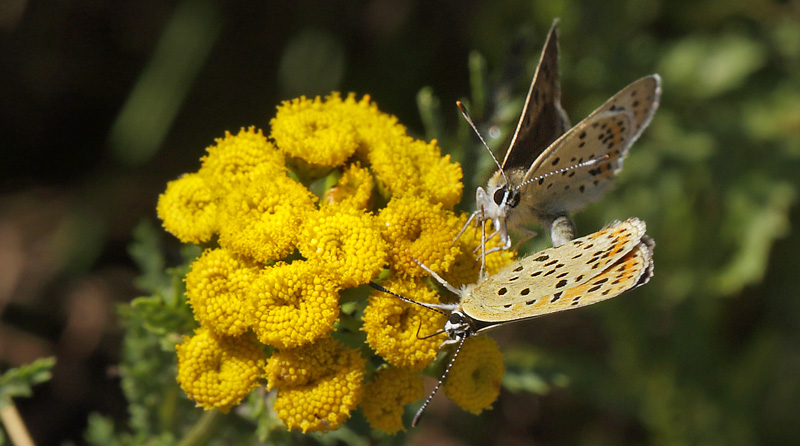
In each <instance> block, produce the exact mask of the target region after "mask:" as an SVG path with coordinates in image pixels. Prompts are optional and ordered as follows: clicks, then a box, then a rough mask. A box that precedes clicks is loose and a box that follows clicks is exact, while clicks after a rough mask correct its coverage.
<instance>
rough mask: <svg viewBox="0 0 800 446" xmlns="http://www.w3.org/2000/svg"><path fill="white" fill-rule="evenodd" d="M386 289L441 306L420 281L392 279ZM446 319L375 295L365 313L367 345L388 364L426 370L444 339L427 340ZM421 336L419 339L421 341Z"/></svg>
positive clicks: (399, 301)
mask: <svg viewBox="0 0 800 446" xmlns="http://www.w3.org/2000/svg"><path fill="white" fill-rule="evenodd" d="M382 285H383V286H384V287H386V289H388V290H390V291H392V292H394V293H397V294H399V295H401V296H404V297H407V298H409V299H412V300H415V301H417V302H426V303H438V302H439V298H438V295H437V294H436V293H435V292H434V291H432V290H431V289H430V288H428V287H427V286H426V285H425V283H424V282H423V281H422V280H421V279H396V278H395V279H390V280H386V281H384V282H383V284H382ZM446 320H447V318H446V317H445V316H444V315H442V314H439V313H437V312H435V311H432V310H430V309H427V308H423V307H421V306H419V305H414V304H411V303H408V302H404V301H402V300H400V299H398V298H396V297H394V296H392V295H389V294H386V293H382V292H379V291H373V292H372V294H371V295H370V298H369V304H368V305H367V308H366V309H365V310H364V317H363V321H364V326H363V327H362V328H361V329H362V330H363V331H365V332H366V333H367V343H368V344H369V346H370V347H372V349H373V350H375V352H376V353H378V354H379V355H381V356H382V357H383V359H385V360H386V362H388V363H389V364H392V365H395V366H398V367H407V368H410V369H414V370H422V369H424V368H425V367H426V366H427V365H428V364H429V363H430V362H431V361H433V360H434V359H435V358H436V354H437V353H438V351H439V344H441V343H442V341H444V340H445V337H444V335H438V336H431V337H429V338H427V339H420V338H421V337H425V336H428V335H430V334H432V333H434V332H436V331H437V330H441V329H442V327H444V323H445V321H446ZM418 336H419V337H418Z"/></svg>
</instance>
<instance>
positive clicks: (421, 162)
mask: <svg viewBox="0 0 800 446" xmlns="http://www.w3.org/2000/svg"><path fill="white" fill-rule="evenodd" d="M369 161H370V163H371V164H372V171H373V173H374V174H375V179H376V180H377V181H378V183H379V184H380V185H381V186H382V187H383V188H384V190H386V191H387V192H388V193H389V194H390V195H391V196H393V197H405V196H419V197H425V198H426V199H428V200H429V201H430V202H431V203H437V204H441V205H442V206H443V207H444V208H445V209H452V208H453V206H455V205H456V204H457V203H458V202H459V201H461V193H462V191H463V189H464V185H463V184H462V183H461V177H462V173H461V166H460V165H459V164H458V163H452V162H450V155H445V156H442V155H441V150H440V149H439V146H437V145H436V140H434V141H431V142H429V143H428V142H425V141H420V140H415V139H413V138H411V137H402V138H394V139H387V140H385V141H383V142H382V143H381V144H376V145H375V147H374V148H373V149H372V151H371V152H370V153H369Z"/></svg>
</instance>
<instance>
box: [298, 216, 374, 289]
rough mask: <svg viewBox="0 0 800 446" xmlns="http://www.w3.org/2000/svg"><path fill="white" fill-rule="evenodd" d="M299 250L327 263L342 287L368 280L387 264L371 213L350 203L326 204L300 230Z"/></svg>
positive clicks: (326, 266)
mask: <svg viewBox="0 0 800 446" xmlns="http://www.w3.org/2000/svg"><path fill="white" fill-rule="evenodd" d="M298 248H299V249H300V253H301V254H303V256H305V257H306V258H308V259H309V260H312V261H318V263H320V264H322V265H324V267H325V269H326V270H327V272H328V273H330V274H331V275H333V276H334V277H336V281H337V282H338V283H339V284H340V285H341V286H342V287H352V286H357V285H361V284H364V283H367V282H369V280H370V279H371V278H372V277H374V276H376V275H377V274H378V273H379V272H380V271H381V269H382V268H383V265H384V264H385V263H386V250H387V246H386V242H385V241H384V240H383V238H381V230H380V226H379V225H378V221H377V219H376V218H375V217H373V216H372V215H371V214H368V213H366V212H364V211H360V210H357V209H354V208H351V207H347V206H340V205H331V206H325V207H323V208H322V209H320V210H319V211H318V212H315V213H312V214H310V215H309V216H308V218H307V219H306V220H305V222H304V223H303V226H302V227H301V229H300V237H299V241H298Z"/></svg>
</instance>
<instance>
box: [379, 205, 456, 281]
mask: <svg viewBox="0 0 800 446" xmlns="http://www.w3.org/2000/svg"><path fill="white" fill-rule="evenodd" d="M378 218H379V219H380V221H381V223H382V224H383V226H382V233H383V238H384V239H386V241H387V242H389V261H390V264H391V266H392V268H393V269H394V270H396V271H397V272H398V273H400V274H402V275H406V276H412V277H419V276H423V275H426V274H427V273H426V272H425V270H423V269H422V268H420V267H419V265H417V264H416V263H414V259H417V260H418V261H419V262H421V263H422V264H423V265H425V266H427V267H428V268H430V269H432V270H434V271H446V270H447V269H448V268H449V267H450V264H451V263H453V261H454V260H455V258H456V255H458V252H459V248H458V246H457V245H453V240H454V239H455V238H456V235H458V230H459V229H460V227H459V226H458V217H456V216H455V214H453V212H452V211H447V210H443V209H442V206H441V205H438V204H437V205H433V204H431V203H430V202H429V201H428V200H426V199H424V198H420V197H399V198H394V199H392V200H391V201H390V202H389V204H388V205H387V206H386V207H385V208H384V209H381V211H380V214H379V216H378Z"/></svg>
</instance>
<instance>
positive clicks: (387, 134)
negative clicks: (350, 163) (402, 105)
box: [326, 93, 406, 163]
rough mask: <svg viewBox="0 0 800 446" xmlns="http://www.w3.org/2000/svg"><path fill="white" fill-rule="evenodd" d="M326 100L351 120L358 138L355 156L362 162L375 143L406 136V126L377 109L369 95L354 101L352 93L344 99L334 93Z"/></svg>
mask: <svg viewBox="0 0 800 446" xmlns="http://www.w3.org/2000/svg"><path fill="white" fill-rule="evenodd" d="M326 102H327V104H328V106H329V107H336V108H337V109H339V110H340V113H341V114H342V115H344V116H347V117H348V118H349V119H350V120H351V121H352V122H353V125H354V126H355V128H356V134H357V135H358V138H359V144H358V150H357V152H356V157H357V158H358V159H359V160H361V161H362V162H365V163H366V162H368V161H369V156H368V154H369V152H370V151H372V150H373V148H374V147H375V146H376V145H377V144H379V143H382V142H384V141H387V140H390V139H398V138H403V137H405V136H406V128H405V127H404V126H403V125H401V124H399V123H398V122H397V118H396V117H394V116H391V115H388V114H386V113H383V112H381V111H380V110H378V106H377V105H375V103H374V102H370V97H369V95H364V97H363V98H361V100H359V101H356V98H355V95H354V94H353V93H350V94H349V95H347V98H345V99H344V100H342V99H341V97H340V96H339V94H338V93H334V94H332V95H330V96H328V97H327V98H326Z"/></svg>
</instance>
